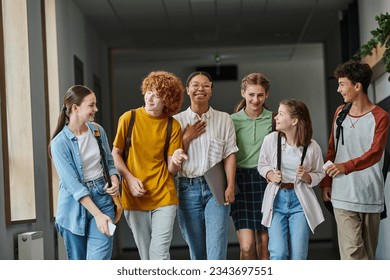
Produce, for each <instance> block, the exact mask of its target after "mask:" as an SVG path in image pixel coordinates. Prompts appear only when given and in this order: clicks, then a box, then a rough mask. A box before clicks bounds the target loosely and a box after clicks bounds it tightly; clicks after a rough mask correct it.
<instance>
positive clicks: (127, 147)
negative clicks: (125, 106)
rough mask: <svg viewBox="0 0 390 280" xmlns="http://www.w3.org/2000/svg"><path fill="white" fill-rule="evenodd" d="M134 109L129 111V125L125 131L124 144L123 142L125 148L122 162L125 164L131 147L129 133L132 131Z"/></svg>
mask: <svg viewBox="0 0 390 280" xmlns="http://www.w3.org/2000/svg"><path fill="white" fill-rule="evenodd" d="M135 112H136V111H135V109H132V110H131V115H130V123H129V128H128V129H127V136H126V142H125V148H124V150H123V160H124V162H125V163H126V161H127V158H128V156H129V149H130V147H131V133H132V131H133V126H134V122H135V116H136V113H135Z"/></svg>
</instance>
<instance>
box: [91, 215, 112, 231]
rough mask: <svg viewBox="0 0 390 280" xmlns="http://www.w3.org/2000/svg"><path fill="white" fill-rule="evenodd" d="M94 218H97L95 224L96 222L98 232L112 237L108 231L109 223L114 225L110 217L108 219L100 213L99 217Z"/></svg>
mask: <svg viewBox="0 0 390 280" xmlns="http://www.w3.org/2000/svg"><path fill="white" fill-rule="evenodd" d="M94 218H95V222H96V226H97V228H98V230H99V231H100V232H101V233H103V234H105V235H107V236H108V237H110V236H111V235H110V230H109V229H108V222H110V223H112V220H111V219H110V217H108V216H107V215H105V214H103V213H102V212H100V213H99V214H98V215H96V216H94Z"/></svg>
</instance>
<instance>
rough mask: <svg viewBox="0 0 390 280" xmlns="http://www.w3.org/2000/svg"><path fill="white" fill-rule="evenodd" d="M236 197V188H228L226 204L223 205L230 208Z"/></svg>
mask: <svg viewBox="0 0 390 280" xmlns="http://www.w3.org/2000/svg"><path fill="white" fill-rule="evenodd" d="M235 199H236V197H235V196H234V188H229V187H227V188H226V191H225V203H224V204H223V205H225V206H228V205H229V204H231V203H233V202H234V200H235Z"/></svg>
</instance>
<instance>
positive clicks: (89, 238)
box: [55, 179, 115, 260]
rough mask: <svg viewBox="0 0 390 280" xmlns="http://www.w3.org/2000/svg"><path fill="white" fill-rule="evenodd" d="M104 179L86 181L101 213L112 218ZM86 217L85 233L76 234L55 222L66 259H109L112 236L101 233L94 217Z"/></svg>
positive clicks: (111, 207) (89, 214)
mask: <svg viewBox="0 0 390 280" xmlns="http://www.w3.org/2000/svg"><path fill="white" fill-rule="evenodd" d="M105 184H106V183H105V181H104V179H98V180H95V181H92V182H90V183H86V185H87V187H88V188H89V191H90V197H91V199H92V201H93V202H94V203H95V205H96V206H97V207H98V208H99V209H100V211H102V213H104V214H106V215H107V216H109V217H110V218H111V219H112V220H113V219H114V216H115V210H114V204H113V202H112V198H111V196H110V195H108V194H107V193H106V192H104V190H103V188H104V185H105ZM86 213H87V218H86V222H87V224H86V229H85V235H84V236H81V235H76V234H73V233H72V232H70V231H69V230H67V229H65V228H63V227H61V226H60V225H58V224H57V223H56V225H55V226H56V229H57V231H58V233H59V234H60V235H61V236H62V238H63V239H64V244H65V249H66V254H67V258H68V260H109V259H111V254H112V249H113V240H114V239H113V237H112V236H111V237H108V236H107V235H105V234H103V233H101V232H100V231H99V229H98V228H97V225H96V221H95V218H94V217H93V216H92V215H91V213H89V212H88V211H87V212H86Z"/></svg>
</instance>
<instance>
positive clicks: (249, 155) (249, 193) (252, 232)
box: [231, 73, 273, 260]
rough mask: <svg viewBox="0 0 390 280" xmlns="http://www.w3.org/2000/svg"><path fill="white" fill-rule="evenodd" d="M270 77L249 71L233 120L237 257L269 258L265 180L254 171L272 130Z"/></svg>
mask: <svg viewBox="0 0 390 280" xmlns="http://www.w3.org/2000/svg"><path fill="white" fill-rule="evenodd" d="M269 88H270V82H269V80H268V79H267V78H266V77H265V76H264V75H263V74H261V73H251V74H249V75H247V76H246V77H244V78H243V79H242V81H241V95H242V97H243V100H242V101H241V102H240V103H239V104H238V105H237V108H236V110H235V112H236V113H234V114H232V115H231V117H232V120H233V123H234V127H235V130H236V141H237V146H238V148H239V151H238V152H237V154H236V156H237V171H236V181H237V184H238V186H239V189H240V191H239V193H238V194H237V195H236V199H235V201H234V203H233V204H232V206H231V216H232V219H233V222H234V226H235V228H236V231H237V237H238V241H239V243H240V259H242V260H246V259H269V252H268V232H267V228H266V227H264V226H263V225H262V224H261V218H262V213H261V205H262V202H263V195H264V190H265V188H266V186H267V182H266V180H265V179H264V178H263V177H261V176H260V174H259V172H258V171H257V164H258V159H259V152H260V147H261V144H262V143H263V139H264V137H265V136H266V135H267V134H269V133H270V132H271V131H272V124H273V113H272V112H271V111H269V110H267V109H266V107H265V104H264V103H265V100H266V99H267V98H268V93H269Z"/></svg>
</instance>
